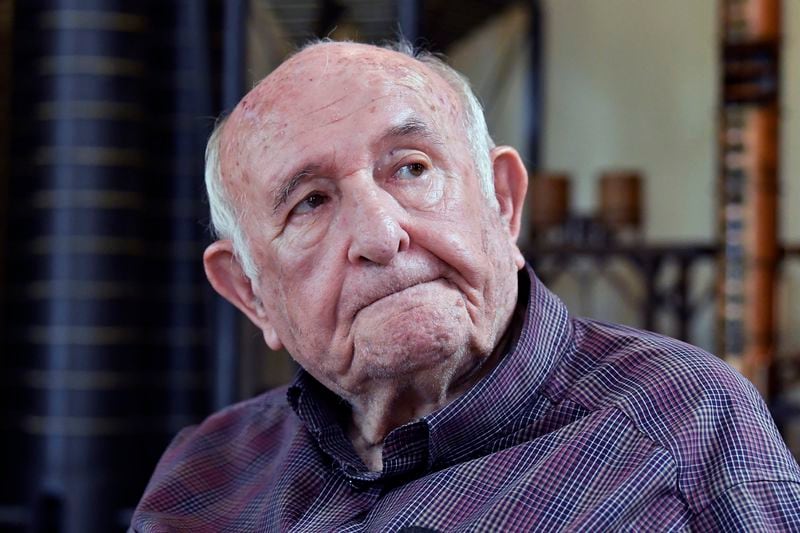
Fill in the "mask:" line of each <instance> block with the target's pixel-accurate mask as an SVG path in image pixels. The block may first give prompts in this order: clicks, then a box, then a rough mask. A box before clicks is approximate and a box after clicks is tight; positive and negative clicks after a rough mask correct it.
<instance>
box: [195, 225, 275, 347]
mask: <svg viewBox="0 0 800 533" xmlns="http://www.w3.org/2000/svg"><path fill="white" fill-rule="evenodd" d="M203 266H204V267H205V270H206V277H207V278H208V281H209V282H210V283H211V286H212V287H214V290H215V291H217V292H218V293H219V294H220V296H222V297H223V298H225V299H226V300H228V301H229V302H230V303H232V304H233V305H235V306H236V307H237V308H238V309H239V310H240V311H241V312H242V313H244V314H245V315H246V316H247V318H249V319H250V321H251V322H252V323H253V324H255V325H256V327H258V328H259V329H260V330H261V331H262V332H263V334H264V340H265V341H266V343H267V345H268V346H269V347H270V348H272V349H273V350H280V349H281V348H283V343H282V342H281V341H280V339H279V338H278V334H277V332H276V331H275V328H274V327H273V325H272V322H271V321H270V320H269V318H267V313H266V309H264V303H263V302H262V301H261V300H260V299H259V298H258V296H256V294H255V293H254V292H253V283H252V282H251V281H250V278H248V277H247V275H245V273H244V270H243V269H242V265H241V264H240V263H239V259H238V258H237V257H236V254H234V253H233V243H232V242H231V241H230V240H228V239H223V240H219V241H216V242H213V243H211V244H210V245H209V246H208V248H206V251H205V253H204V254H203Z"/></svg>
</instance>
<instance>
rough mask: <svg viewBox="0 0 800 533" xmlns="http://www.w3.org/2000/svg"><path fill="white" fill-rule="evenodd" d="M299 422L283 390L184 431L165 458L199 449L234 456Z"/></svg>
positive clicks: (265, 395)
mask: <svg viewBox="0 0 800 533" xmlns="http://www.w3.org/2000/svg"><path fill="white" fill-rule="evenodd" d="M298 422H299V421H298V420H297V418H296V417H295V416H294V413H293V412H292V410H291V408H290V407H289V404H288V402H287V401H286V387H285V386H284V387H280V388H277V389H274V390H271V391H268V392H265V393H264V394H261V395H260V396H256V397H254V398H251V399H248V400H245V401H242V402H239V403H236V404H233V405H231V406H229V407H226V408H224V409H222V410H220V411H217V412H216V413H213V414H212V415H210V416H209V417H208V418H206V419H205V420H204V421H203V422H201V423H200V424H198V425H196V426H191V427H188V428H185V429H184V430H182V431H181V432H180V433H179V434H178V435H177V436H176V437H175V439H174V440H173V441H172V443H171V444H170V446H169V448H167V452H165V457H166V456H167V455H168V454H170V453H174V452H176V451H178V450H184V453H185V452H186V451H188V450H189V449H193V448H195V447H198V446H202V447H204V448H208V447H210V448H212V449H219V450H220V451H228V452H231V453H233V452H235V450H236V449H238V448H239V447H242V446H247V445H248V443H249V442H250V441H251V440H252V439H254V438H257V437H258V435H260V434H264V433H273V432H275V431H276V430H292V429H293V428H294V427H295V426H296V425H297V423H298ZM162 461H163V458H162Z"/></svg>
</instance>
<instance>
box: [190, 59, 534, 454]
mask: <svg viewBox="0 0 800 533" xmlns="http://www.w3.org/2000/svg"><path fill="white" fill-rule="evenodd" d="M462 112H463V110H462V109H461V103H460V101H459V99H458V97H457V95H456V94H455V93H454V91H453V90H452V89H451V88H450V87H449V86H448V84H447V83H446V82H445V81H444V80H443V79H441V77H439V76H438V75H437V74H436V73H434V72H433V71H432V70H430V69H429V68H428V67H426V66H424V65H422V64H421V63H419V62H417V61H415V60H413V59H410V58H407V57H405V56H403V55H401V54H398V53H395V52H390V51H386V50H382V49H378V48H375V47H371V46H365V45H356V44H323V45H318V46H315V47H312V48H310V49H307V50H305V51H303V52H301V53H300V54H298V55H296V56H294V57H293V58H291V59H290V60H289V61H287V62H286V63H284V64H283V65H281V67H279V68H278V69H277V70H276V71H275V72H273V74H271V75H270V76H269V77H268V78H266V79H265V80H264V81H262V82H261V83H260V84H259V85H258V86H257V87H256V88H254V89H253V90H252V91H251V92H250V93H249V94H248V95H247V96H246V97H245V98H244V99H243V100H242V101H241V102H240V103H239V105H238V106H237V107H236V109H235V110H234V112H233V113H232V115H231V117H230V119H229V120H228V122H227V123H226V124H225V126H224V130H223V132H222V139H221V165H222V176H223V183H224V185H225V187H226V189H227V191H228V192H229V196H230V197H231V198H234V199H235V202H236V205H237V209H239V210H240V212H242V213H243V214H244V216H243V220H242V223H243V228H244V232H245V235H246V237H247V240H248V245H249V249H250V251H251V253H252V256H253V259H254V262H255V264H256V265H258V267H259V276H258V278H257V279H254V280H247V279H246V278H245V277H244V275H243V274H242V272H241V269H240V268H239V266H238V263H237V261H236V259H235V257H234V255H233V253H232V248H231V244H230V242H229V241H218V242H217V243H214V244H212V245H211V246H210V247H209V249H208V250H207V251H206V256H205V262H206V271H207V273H208V276H209V279H210V280H211V282H212V284H213V285H214V286H215V288H216V289H217V290H218V291H219V292H220V293H221V294H223V296H225V297H226V298H228V299H229V300H231V301H232V302H233V303H234V304H236V305H237V306H238V307H239V308H240V309H242V310H243V311H244V312H245V313H246V314H247V315H248V316H249V317H250V319H251V320H253V322H254V323H255V324H256V325H258V326H259V327H260V328H261V329H262V331H263V332H264V337H265V340H266V342H267V343H268V344H269V345H270V346H271V347H272V348H279V347H281V346H285V347H286V349H287V350H288V351H289V353H290V354H292V356H293V357H294V358H295V359H296V360H297V362H298V363H299V364H300V365H301V366H302V367H303V368H304V369H306V370H307V371H308V372H309V373H311V374H312V375H313V376H314V377H315V378H316V379H317V380H319V381H320V382H321V383H322V384H323V385H325V386H326V387H328V388H329V389H331V390H332V391H334V392H336V393H337V394H339V395H340V396H342V397H343V398H345V399H346V400H348V401H349V402H350V404H351V405H352V406H353V422H352V428H351V437H352V438H353V442H354V445H355V446H356V449H357V451H359V453H360V454H361V456H362V457H363V458H364V460H365V462H367V464H368V465H369V466H370V467H371V468H373V469H379V468H380V443H381V442H382V440H383V438H384V437H385V435H386V434H388V432H389V431H391V430H392V429H393V428H394V427H397V426H399V425H401V424H402V423H405V422H406V421H409V420H412V419H413V418H416V417H418V416H421V415H424V414H427V413H428V412H431V411H433V410H435V409H437V408H440V407H441V406H443V405H445V404H446V403H448V402H449V401H451V400H452V399H453V398H454V397H457V396H458V395H459V394H461V393H462V392H463V391H464V390H465V389H466V388H468V387H469V386H471V385H472V384H473V383H474V382H475V381H476V380H477V379H479V378H480V377H481V376H482V375H484V374H485V372H486V371H487V370H488V369H489V368H490V367H491V366H492V365H493V364H494V362H495V360H496V358H497V354H496V353H494V352H495V346H496V345H497V344H498V342H499V340H500V338H501V336H502V335H503V333H504V332H505V330H506V328H507V327H508V324H509V321H510V317H511V313H512V311H513V308H514V305H515V302H516V298H517V279H516V272H517V270H518V269H520V268H522V266H523V264H524V261H523V259H522V256H521V254H520V253H519V250H518V248H517V246H516V244H515V242H516V237H517V233H518V229H519V210H520V208H521V201H522V197H524V193H525V190H524V188H525V184H526V183H527V182H526V177H525V176H524V168H522V164H521V162H519V157H518V155H517V154H516V152H515V151H513V149H510V148H507V147H498V148H495V149H493V150H492V154H491V156H492V160H493V164H494V170H495V183H496V187H497V199H498V203H499V206H498V205H494V204H493V203H492V202H490V201H489V200H488V199H487V198H486V196H485V195H484V194H483V193H482V192H481V190H480V183H479V179H478V177H477V175H476V170H475V165H474V162H473V157H472V155H471V152H470V150H469V147H468V144H467V139H466V137H465V135H464V131H463V127H462V126H461V124H462V122H461V114H462ZM292 178H294V179H292ZM287 184H291V186H287ZM520 190H521V193H520Z"/></svg>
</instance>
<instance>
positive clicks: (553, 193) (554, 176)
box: [528, 172, 570, 232]
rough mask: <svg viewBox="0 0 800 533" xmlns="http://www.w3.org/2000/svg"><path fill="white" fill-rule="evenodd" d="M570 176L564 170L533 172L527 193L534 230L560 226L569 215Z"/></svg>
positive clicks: (538, 230) (539, 230)
mask: <svg viewBox="0 0 800 533" xmlns="http://www.w3.org/2000/svg"><path fill="white" fill-rule="evenodd" d="M569 197H570V178H569V175H568V174H566V173H564V172H538V173H535V174H533V176H532V178H531V182H530V189H529V193H528V206H529V213H530V221H531V225H532V226H533V230H534V231H535V232H541V231H545V230H547V229H550V228H553V227H557V226H561V225H563V224H564V223H565V222H566V221H567V217H568V216H569V202H570V199H569Z"/></svg>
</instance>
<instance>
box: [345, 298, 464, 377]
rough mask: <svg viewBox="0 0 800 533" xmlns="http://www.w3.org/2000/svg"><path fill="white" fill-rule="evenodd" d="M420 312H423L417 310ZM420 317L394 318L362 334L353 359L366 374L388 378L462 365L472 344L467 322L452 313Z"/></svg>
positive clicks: (357, 341)
mask: <svg viewBox="0 0 800 533" xmlns="http://www.w3.org/2000/svg"><path fill="white" fill-rule="evenodd" d="M418 315H420V313H418ZM422 315H426V316H417V320H409V321H406V320H395V321H388V322H384V323H383V324H382V327H378V328H375V329H372V330H371V331H368V332H366V334H362V335H359V336H358V337H356V339H355V343H354V361H355V362H357V364H358V366H360V367H361V369H362V371H363V374H365V375H368V376H369V377H370V378H372V379H379V380H386V379H398V380H402V379H403V378H404V377H405V378H408V377H413V376H415V375H419V374H420V373H421V372H425V371H432V370H437V369H441V370H445V369H448V368H451V367H453V366H459V365H458V364H459V362H460V361H461V359H463V357H464V356H465V355H466V352H467V351H468V346H469V345H470V342H469V340H470V332H469V330H468V323H467V321H466V320H464V319H463V318H462V317H458V319H456V320H454V318H456V317H454V316H453V313H441V312H439V313H422Z"/></svg>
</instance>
